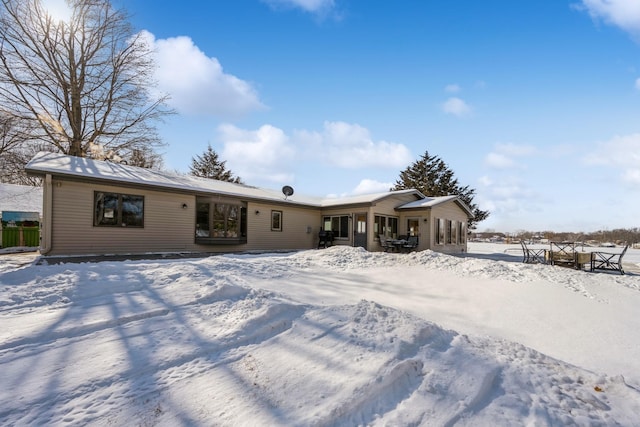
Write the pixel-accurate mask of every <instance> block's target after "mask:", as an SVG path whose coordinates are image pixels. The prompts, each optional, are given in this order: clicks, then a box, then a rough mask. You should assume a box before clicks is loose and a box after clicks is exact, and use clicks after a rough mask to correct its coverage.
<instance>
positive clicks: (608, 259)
mask: <svg viewBox="0 0 640 427" xmlns="http://www.w3.org/2000/svg"><path fill="white" fill-rule="evenodd" d="M628 248H629V245H626V246H625V247H624V249H623V250H622V252H620V253H612V252H591V271H594V270H612V271H619V272H620V274H624V269H623V268H622V257H623V256H624V254H625V253H626V252H627V249H628Z"/></svg>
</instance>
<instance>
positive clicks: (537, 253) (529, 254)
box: [520, 240, 546, 264]
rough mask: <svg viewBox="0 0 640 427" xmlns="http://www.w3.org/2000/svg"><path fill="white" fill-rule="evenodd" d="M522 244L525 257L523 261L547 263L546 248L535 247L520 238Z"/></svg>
mask: <svg viewBox="0 0 640 427" xmlns="http://www.w3.org/2000/svg"><path fill="white" fill-rule="evenodd" d="M520 246H522V253H523V259H522V262H524V263H527V264H538V263H540V264H545V263H546V260H545V250H544V249H534V248H532V247H530V246H528V245H527V243H526V242H525V241H524V240H520Z"/></svg>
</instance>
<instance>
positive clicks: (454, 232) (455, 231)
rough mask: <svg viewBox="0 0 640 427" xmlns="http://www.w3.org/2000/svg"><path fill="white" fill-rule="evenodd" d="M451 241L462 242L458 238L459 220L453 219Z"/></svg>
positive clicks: (454, 242)
mask: <svg viewBox="0 0 640 427" xmlns="http://www.w3.org/2000/svg"><path fill="white" fill-rule="evenodd" d="M451 243H453V244H454V245H458V244H460V241H459V240H458V221H451Z"/></svg>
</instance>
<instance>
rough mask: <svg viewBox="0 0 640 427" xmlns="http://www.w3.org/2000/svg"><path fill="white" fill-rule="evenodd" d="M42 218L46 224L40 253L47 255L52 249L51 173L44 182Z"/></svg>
mask: <svg viewBox="0 0 640 427" xmlns="http://www.w3.org/2000/svg"><path fill="white" fill-rule="evenodd" d="M42 199H43V200H42V217H43V218H42V219H43V220H44V224H43V225H44V226H43V227H42V241H41V242H40V254H41V255H46V254H47V253H49V252H50V251H51V223H52V218H51V214H52V211H53V206H52V201H53V185H52V178H51V174H49V173H48V174H46V175H45V176H44V183H43V184H42Z"/></svg>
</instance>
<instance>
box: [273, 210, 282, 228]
mask: <svg viewBox="0 0 640 427" xmlns="http://www.w3.org/2000/svg"><path fill="white" fill-rule="evenodd" d="M271 231H282V211H271Z"/></svg>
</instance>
